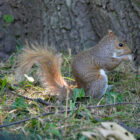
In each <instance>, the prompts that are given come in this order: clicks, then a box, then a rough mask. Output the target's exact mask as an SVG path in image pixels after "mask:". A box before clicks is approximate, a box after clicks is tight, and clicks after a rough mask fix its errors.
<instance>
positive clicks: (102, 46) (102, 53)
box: [16, 30, 132, 98]
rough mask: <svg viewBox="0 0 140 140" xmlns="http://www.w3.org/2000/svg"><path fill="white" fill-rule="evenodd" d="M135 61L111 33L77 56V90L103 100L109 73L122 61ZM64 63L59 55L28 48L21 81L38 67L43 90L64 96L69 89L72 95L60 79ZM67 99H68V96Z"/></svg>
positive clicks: (74, 69) (21, 58)
mask: <svg viewBox="0 0 140 140" xmlns="http://www.w3.org/2000/svg"><path fill="white" fill-rule="evenodd" d="M127 60H130V61H131V60H132V55H131V50H130V49H129V47H128V46H127V44H126V43H124V42H122V41H121V40H120V39H119V38H118V37H117V36H116V35H115V34H114V33H113V31H112V30H109V31H108V34H107V35H106V36H104V37H103V38H102V40H101V41H99V43H98V44H97V45H95V46H94V47H92V48H89V49H87V50H84V51H82V52H81V53H79V54H77V55H76V56H75V57H74V59H73V62H72V74H73V76H74V79H75V81H76V84H77V86H78V88H84V90H85V94H86V95H87V96H91V97H93V98H99V97H102V96H103V95H104V94H105V92H106V90H107V88H108V77H107V75H106V71H111V70H113V69H115V68H116V67H117V66H118V65H119V64H120V63H121V62H122V61H127ZM61 63H62V59H61V56H60V55H59V54H55V53H54V52H53V51H51V50H48V49H47V48H46V47H44V48H41V47H39V46H38V47H36V46H35V45H32V48H31V47H30V46H29V45H28V44H27V47H26V48H24V50H23V52H22V54H20V55H19V67H18V68H17V71H16V75H17V77H18V79H19V78H20V77H22V76H23V74H28V73H29V71H30V69H31V67H32V66H33V65H34V64H36V65H38V67H39V77H40V79H41V83H42V85H43V87H45V88H49V89H50V90H51V91H52V92H54V93H57V94H59V95H60V97H61V96H64V95H63V94H62V92H63V93H64V94H65V95H66V89H68V90H69V92H70V93H71V94H72V89H71V88H70V86H69V85H68V84H67V82H66V81H65V80H64V78H63V77H62V75H61ZM65 97H66V96H65Z"/></svg>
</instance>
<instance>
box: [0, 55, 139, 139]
mask: <svg viewBox="0 0 140 140" xmlns="http://www.w3.org/2000/svg"><path fill="white" fill-rule="evenodd" d="M62 57H63V60H64V61H63V64H62V74H63V76H64V77H65V79H66V80H67V81H68V82H69V84H73V85H75V82H74V80H73V77H72V73H71V60H72V58H73V56H71V55H65V54H63V55H62ZM16 66H17V63H16V54H13V55H12V56H11V57H10V58H9V60H8V61H6V62H1V63H0V124H1V125H2V124H9V123H13V122H17V121H21V120H24V119H28V118H29V119H28V120H27V121H23V122H22V123H18V124H15V125H12V126H9V127H3V128H2V130H1V129H0V130H1V131H0V138H1V137H2V138H4V137H5V138H7V139H16V138H17V139H19V138H20V139H39V140H42V139H44V138H46V139H80V140H86V138H85V137H84V136H83V135H82V131H85V130H92V129H93V128H94V127H95V126H97V125H99V124H100V122H102V121H113V122H117V123H122V124H123V125H127V126H129V128H133V129H132V131H134V135H135V137H140V131H139V132H137V133H136V131H135V129H137V130H140V104H125V103H128V102H130V103H136V102H137V103H138V102H140V75H137V74H136V73H135V71H134V70H133V69H132V68H131V66H130V64H129V63H128V62H127V63H122V64H121V65H120V66H119V67H118V68H117V69H116V70H114V71H112V72H109V73H108V78H109V84H111V85H114V88H113V89H112V90H111V91H108V92H107V93H106V95H105V96H103V97H102V98H101V99H91V98H90V97H85V96H84V91H83V90H82V89H79V90H78V89H74V95H73V99H69V100H66V102H63V103H60V102H59V101H58V100H57V98H56V97H55V96H53V97H50V96H48V95H46V91H45V90H44V89H43V88H42V87H41V86H40V84H39V83H38V81H35V82H34V83H30V82H29V81H27V80H24V81H23V82H20V83H19V84H16V81H15V80H14V74H15V73H14V72H15V69H16ZM36 69H37V68H36V67H34V68H33V69H32V71H33V72H32V73H34V72H35V70H36ZM35 80H36V79H35ZM17 94H18V95H23V96H25V97H29V98H32V99H35V98H40V99H42V100H40V101H41V102H42V101H44V100H45V103H47V104H46V105H45V104H42V103H39V102H38V100H37V101H36V100H34V101H31V100H29V99H27V98H26V99H25V98H23V97H22V96H21V97H20V96H18V95H17ZM120 102H121V103H122V102H123V103H124V104H121V105H116V106H113V105H110V106H108V107H107V106H103V107H99V106H100V105H106V104H117V103H120ZM97 106H98V107H97ZM49 112H52V113H49ZM44 113H46V114H44ZM47 113H48V114H47ZM38 115H40V116H38ZM33 117H35V119H31V118H33ZM134 128H135V129H134ZM138 133H139V134H138Z"/></svg>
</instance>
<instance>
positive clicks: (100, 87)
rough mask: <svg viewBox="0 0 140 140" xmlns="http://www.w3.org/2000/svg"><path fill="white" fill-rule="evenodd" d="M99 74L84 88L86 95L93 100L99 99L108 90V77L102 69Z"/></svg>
mask: <svg viewBox="0 0 140 140" xmlns="http://www.w3.org/2000/svg"><path fill="white" fill-rule="evenodd" d="M99 72H100V74H99V76H98V77H97V78H96V79H93V80H92V82H90V83H88V85H87V86H88V87H87V88H86V89H87V90H86V95H89V96H92V97H93V98H101V97H102V96H103V95H104V94H105V92H106V90H107V88H108V77H107V75H106V73H105V71H104V70H103V69H100V71H99Z"/></svg>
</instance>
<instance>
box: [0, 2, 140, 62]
mask: <svg viewBox="0 0 140 140" xmlns="http://www.w3.org/2000/svg"><path fill="white" fill-rule="evenodd" d="M6 14H8V15H11V16H13V18H14V20H13V21H12V22H11V23H6V22H7V21H6V20H4V15H6ZM139 23H140V2H139V0H121V1H120V0H30V1H29V0H0V42H1V43H0V59H4V58H7V57H8V56H9V55H10V54H11V52H13V50H14V49H15V48H16V45H18V44H19V42H20V44H23V43H24V42H25V40H27V41H31V42H33V43H34V42H39V43H47V44H48V46H51V47H54V48H56V49H57V50H58V51H60V52H62V51H64V50H65V51H67V49H68V48H71V49H72V52H73V53H78V51H79V50H83V49H84V48H88V47H92V46H94V45H95V44H96V43H97V42H98V41H99V40H100V39H101V38H102V37H103V36H104V35H105V34H106V33H107V31H108V29H112V30H113V31H114V32H115V33H116V35H118V36H120V37H121V38H122V39H124V40H126V41H127V43H128V44H129V46H130V47H131V48H132V50H133V52H134V54H135V62H136V64H137V65H138V64H139V65H140V47H139V45H140V24H139Z"/></svg>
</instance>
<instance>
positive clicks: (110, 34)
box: [108, 30, 115, 38]
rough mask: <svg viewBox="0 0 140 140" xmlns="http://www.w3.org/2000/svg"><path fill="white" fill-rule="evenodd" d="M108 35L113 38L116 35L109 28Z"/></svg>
mask: <svg viewBox="0 0 140 140" xmlns="http://www.w3.org/2000/svg"><path fill="white" fill-rule="evenodd" d="M108 36H109V38H113V37H114V36H115V35H114V33H113V31H112V30H108Z"/></svg>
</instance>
